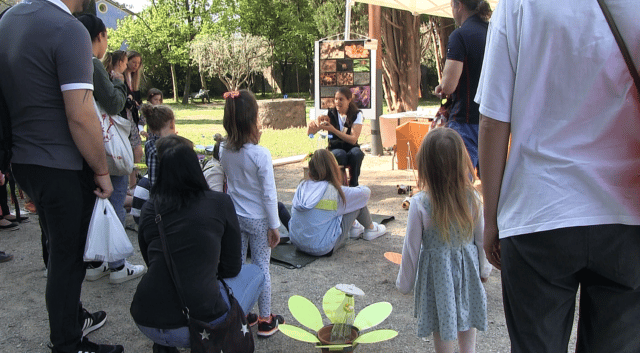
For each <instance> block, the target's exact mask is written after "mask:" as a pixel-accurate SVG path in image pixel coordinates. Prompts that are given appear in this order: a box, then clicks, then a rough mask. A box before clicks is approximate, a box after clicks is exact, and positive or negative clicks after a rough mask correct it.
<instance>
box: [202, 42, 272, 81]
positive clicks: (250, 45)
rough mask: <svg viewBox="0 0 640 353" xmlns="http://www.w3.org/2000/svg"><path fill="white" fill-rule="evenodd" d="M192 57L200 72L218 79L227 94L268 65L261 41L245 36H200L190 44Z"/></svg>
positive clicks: (267, 57)
mask: <svg viewBox="0 0 640 353" xmlns="http://www.w3.org/2000/svg"><path fill="white" fill-rule="evenodd" d="M191 54H192V57H193V61H194V62H196V63H197V64H198V67H199V68H200V70H201V71H202V72H205V73H207V74H208V75H209V76H211V77H218V78H219V79H220V80H221V81H222V82H223V83H224V84H225V86H226V87H227V90H229V91H234V90H237V89H238V88H240V86H242V85H243V84H246V83H247V81H248V79H249V77H250V75H251V74H252V73H259V72H261V70H262V69H263V68H265V67H266V66H267V64H268V63H269V61H268V59H269V50H268V45H267V43H266V41H265V40H264V38H262V37H257V36H252V35H244V34H237V35H230V36H224V37H223V36H218V35H200V36H198V37H197V38H196V39H195V40H194V41H193V42H192V43H191Z"/></svg>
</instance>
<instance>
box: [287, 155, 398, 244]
mask: <svg viewBox="0 0 640 353" xmlns="http://www.w3.org/2000/svg"><path fill="white" fill-rule="evenodd" d="M341 178H342V175H341V173H340V168H339V166H338V163H337V162H336V158H335V157H334V156H333V154H331V152H329V151H328V150H326V149H320V150H316V151H315V152H314V153H313V155H312V156H311V159H310V160H309V175H308V177H307V178H306V179H305V180H304V181H302V182H301V183H300V185H298V188H297V189H296V193H295V195H294V196H293V205H292V207H291V213H292V214H291V221H289V236H290V238H291V242H292V243H293V245H295V246H296V248H298V249H299V250H301V251H303V252H305V253H308V254H310V255H314V256H322V255H331V254H333V252H334V251H335V250H337V249H339V248H340V247H342V246H343V245H344V244H345V243H346V241H347V238H348V237H349V236H351V237H352V238H359V237H360V235H361V234H363V233H364V234H363V235H362V236H363V238H364V239H366V240H373V239H375V238H377V237H379V236H381V235H384V234H385V233H386V232H387V228H386V227H385V226H384V225H382V224H378V223H376V222H373V221H371V214H370V213H369V209H368V208H367V201H369V196H370V195H371V190H369V188H368V187H366V186H355V187H347V186H342V183H341ZM356 220H358V222H359V224H362V225H363V227H361V228H353V229H352V226H353V224H354V222H355V221H356Z"/></svg>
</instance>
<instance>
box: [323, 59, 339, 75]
mask: <svg viewBox="0 0 640 353" xmlns="http://www.w3.org/2000/svg"><path fill="white" fill-rule="evenodd" d="M323 72H336V61H335V60H321V61H320V73H323Z"/></svg>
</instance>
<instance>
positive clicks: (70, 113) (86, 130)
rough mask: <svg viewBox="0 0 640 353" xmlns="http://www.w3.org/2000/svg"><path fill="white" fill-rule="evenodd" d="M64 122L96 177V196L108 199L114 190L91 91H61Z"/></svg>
mask: <svg viewBox="0 0 640 353" xmlns="http://www.w3.org/2000/svg"><path fill="white" fill-rule="evenodd" d="M62 97H63V99H64V106H65V111H66V113H67V122H68V123H69V130H70V131H71V137H72V138H73V141H74V142H75V144H76V146H77V147H78V150H79V151H80V154H81V155H82V157H83V158H84V159H85V160H86V161H87V163H88V164H89V167H91V169H93V172H94V173H95V174H96V177H95V181H96V184H97V186H98V188H99V189H100V190H97V191H96V194H97V195H98V196H100V197H104V198H106V197H109V196H110V195H111V192H112V191H113V186H112V185H111V179H110V178H109V168H108V166H107V155H106V153H105V150H104V140H103V137H102V127H101V126H100V121H99V120H98V116H97V115H96V110H95V108H94V106H93V92H92V91H91V90H84V89H78V90H68V91H63V92H62Z"/></svg>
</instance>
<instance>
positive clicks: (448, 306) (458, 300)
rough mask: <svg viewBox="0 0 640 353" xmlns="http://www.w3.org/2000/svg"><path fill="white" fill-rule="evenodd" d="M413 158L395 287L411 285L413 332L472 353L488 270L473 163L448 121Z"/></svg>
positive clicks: (483, 324) (439, 347)
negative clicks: (414, 183) (414, 185)
mask: <svg viewBox="0 0 640 353" xmlns="http://www.w3.org/2000/svg"><path fill="white" fill-rule="evenodd" d="M416 162H417V167H418V186H419V187H420V189H421V190H422V191H421V192H419V193H418V194H416V195H414V196H413V197H412V198H411V204H410V206H409V218H408V220H407V233H406V236H405V239H404V245H403V248H402V263H401V266H400V272H398V278H397V280H396V286H397V287H398V289H399V290H400V291H401V292H402V293H404V294H407V293H409V292H410V291H411V289H413V288H414V285H415V290H414V295H415V312H414V315H415V316H416V317H417V318H418V326H417V327H418V330H417V331H418V332H417V334H418V337H427V336H429V335H431V334H432V333H433V342H434V345H435V350H436V352H437V353H442V352H447V353H453V351H454V341H455V339H456V338H457V339H458V345H459V347H460V353H473V352H475V341H476V332H475V330H476V329H478V330H481V331H484V330H486V329H487V298H486V294H485V291H484V287H483V286H482V283H481V282H483V281H486V279H487V278H488V277H489V273H490V271H491V265H489V263H488V262H487V260H486V257H485V253H484V250H483V248H482V246H483V241H482V231H483V221H482V215H481V207H480V197H479V195H478V193H477V192H476V190H475V189H474V188H473V178H474V173H473V165H472V164H471V159H470V157H469V154H468V153H467V150H466V148H465V145H464V142H463V141H462V138H461V137H460V135H459V134H458V133H457V132H455V131H454V130H452V129H450V128H436V129H433V130H431V131H430V132H429V133H428V134H427V136H426V137H425V138H424V140H423V141H422V145H421V146H420V150H419V151H418V155H417V158H416ZM416 276H417V280H416Z"/></svg>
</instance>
